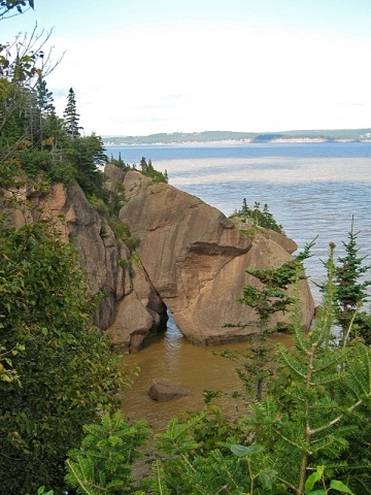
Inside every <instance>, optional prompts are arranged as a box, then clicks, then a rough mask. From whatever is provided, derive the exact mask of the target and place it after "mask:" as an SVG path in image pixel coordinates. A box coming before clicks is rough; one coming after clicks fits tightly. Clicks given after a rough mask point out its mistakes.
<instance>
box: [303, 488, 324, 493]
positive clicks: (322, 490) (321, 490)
mask: <svg viewBox="0 0 371 495" xmlns="http://www.w3.org/2000/svg"><path fill="white" fill-rule="evenodd" d="M306 495H326V490H324V489H323V488H321V489H320V490H314V492H309V493H306Z"/></svg>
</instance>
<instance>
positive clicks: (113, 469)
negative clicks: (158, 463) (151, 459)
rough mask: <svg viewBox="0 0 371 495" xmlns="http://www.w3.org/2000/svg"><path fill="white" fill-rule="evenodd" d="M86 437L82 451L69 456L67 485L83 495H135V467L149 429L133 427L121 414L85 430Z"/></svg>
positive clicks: (102, 419)
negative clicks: (133, 474)
mask: <svg viewBox="0 0 371 495" xmlns="http://www.w3.org/2000/svg"><path fill="white" fill-rule="evenodd" d="M84 433H85V436H84V438H83V440H82V442H81V446H80V448H79V449H73V450H71V451H70V452H69V456H68V459H67V462H66V466H67V475H66V482H67V485H68V486H69V487H70V488H73V489H74V490H76V493H77V494H82V495H84V494H90V495H100V494H102V495H103V494H105V495H124V494H128V495H129V494H132V493H133V486H132V482H133V478H132V464H133V462H134V461H135V460H136V459H138V458H139V457H140V452H139V450H138V449H139V447H140V446H141V445H142V444H143V443H144V441H145V440H146V439H147V437H148V434H149V430H148V427H147V425H146V424H145V423H144V422H138V423H136V424H134V425H130V424H129V423H127V422H126V421H124V419H123V417H122V413H121V412H120V411H118V412H116V413H115V414H114V415H112V416H110V415H108V414H105V415H104V416H103V417H102V418H101V421H100V423H93V424H90V425H86V426H84Z"/></svg>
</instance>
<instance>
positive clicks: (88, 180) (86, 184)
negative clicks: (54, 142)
mask: <svg viewBox="0 0 371 495" xmlns="http://www.w3.org/2000/svg"><path fill="white" fill-rule="evenodd" d="M63 156H64V160H65V161H66V162H67V163H69V164H71V165H72V167H73V168H74V169H75V170H76V180H77V182H78V183H79V185H80V186H81V188H82V189H83V191H84V192H85V193H86V194H87V195H90V196H91V195H95V196H97V197H98V198H103V199H106V196H107V195H106V193H105V191H104V190H103V173H102V172H101V171H100V167H102V166H103V165H104V164H105V163H106V161H107V157H106V155H105V154H104V149H103V144H102V140H101V138H100V137H99V136H96V135H94V134H92V135H91V136H86V137H79V136H75V137H74V138H73V139H70V140H68V141H67V142H66V144H65V145H64V149H63Z"/></svg>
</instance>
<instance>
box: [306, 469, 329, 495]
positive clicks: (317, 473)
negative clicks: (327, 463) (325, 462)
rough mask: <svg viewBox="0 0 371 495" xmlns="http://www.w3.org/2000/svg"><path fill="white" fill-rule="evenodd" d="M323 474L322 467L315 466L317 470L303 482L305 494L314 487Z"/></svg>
mask: <svg viewBox="0 0 371 495" xmlns="http://www.w3.org/2000/svg"><path fill="white" fill-rule="evenodd" d="M323 472H324V467H323V466H317V469H316V471H315V472H314V473H312V474H311V475H310V476H308V478H307V479H306V481H305V485H304V490H305V493H307V492H309V491H310V490H312V488H313V487H314V485H315V484H316V483H317V482H318V481H319V480H320V479H321V478H322V476H323Z"/></svg>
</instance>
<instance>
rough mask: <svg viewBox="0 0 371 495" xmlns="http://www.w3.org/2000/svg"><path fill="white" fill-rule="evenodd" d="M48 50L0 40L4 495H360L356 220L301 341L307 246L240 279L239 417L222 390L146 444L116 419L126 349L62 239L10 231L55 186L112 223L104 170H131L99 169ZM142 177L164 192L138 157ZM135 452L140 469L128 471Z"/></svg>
mask: <svg viewBox="0 0 371 495" xmlns="http://www.w3.org/2000/svg"><path fill="white" fill-rule="evenodd" d="M33 7H34V2H33V1H32V0H1V1H0V23H1V22H6V18H7V17H8V16H10V15H14V14H18V15H22V13H23V11H24V10H26V9H27V8H33ZM47 43H48V35H47V34H45V33H38V32H37V30H35V31H34V32H33V33H31V34H29V35H26V34H25V35H24V38H22V40H21V41H19V38H18V39H17V40H16V41H11V40H10V41H9V42H5V41H3V42H2V44H1V45H0V213H1V216H0V440H1V441H0V479H1V481H0V493H1V494H4V495H36V494H38V495H52V494H54V495H57V494H62V493H71V494H73V493H76V494H86V495H103V494H107V495H108V494H109V495H121V494H122V495H123V494H132V495H196V494H199V495H216V494H221V495H222V494H230V495H244V494H249V495H278V494H282V495H284V494H287V495H289V494H291V495H322V494H331V495H332V494H335V493H339V494H341V493H342V494H355V495H363V494H367V493H371V489H370V486H371V483H370V481H371V479H370V456H369V447H370V438H371V435H370V434H371V431H370V422H369V413H370V398H371V361H370V348H369V346H370V342H371V337H370V335H371V333H370V332H371V316H370V314H369V313H367V311H366V309H365V303H366V302H367V300H368V292H367V290H368V287H369V286H370V285H371V281H368V280H367V272H368V269H369V267H368V266H367V264H366V262H365V260H364V259H363V258H362V257H361V256H360V254H359V250H358V246H357V236H358V234H357V231H356V230H355V227H354V225H353V222H352V226H351V229H350V231H349V233H348V237H347V238H346V239H345V241H344V246H345V255H344V256H342V257H338V256H337V254H336V246H335V245H334V244H332V243H331V244H330V245H329V252H328V258H327V260H326V261H325V263H324V266H325V269H326V274H327V276H326V279H325V281H324V282H323V284H322V286H321V288H320V289H321V293H322V304H321V306H320V308H319V309H318V311H317V314H316V317H315V321H314V322H313V325H312V327H311V329H310V331H309V332H305V330H304V329H303V328H302V326H301V323H300V321H301V318H300V304H298V301H297V299H296V297H295V295H292V292H290V294H291V295H289V293H288V291H287V288H288V287H289V286H294V287H295V286H297V284H298V283H299V282H300V280H302V279H303V278H305V273H304V268H303V263H304V261H305V259H307V258H308V257H309V256H311V249H312V247H313V242H312V243H309V244H308V245H307V246H305V248H304V249H303V250H302V251H301V252H299V254H297V255H296V256H295V257H294V258H293V259H292V260H290V261H289V262H287V263H284V264H283V265H282V266H280V267H279V268H275V269H273V268H271V269H264V270H262V269H261V270H250V271H249V273H251V274H253V275H254V277H256V278H257V279H258V280H259V282H260V283H259V287H258V288H257V287H254V286H252V285H246V286H245V288H244V290H243V293H242V294H241V299H240V303H241V304H243V305H248V306H250V307H252V308H254V309H255V311H256V313H257V315H258V317H259V335H258V337H256V338H251V340H250V341H249V343H248V345H247V346H246V347H247V350H246V353H245V354H244V355H237V354H236V353H230V354H227V355H226V356H225V357H226V359H233V360H235V362H236V371H237V373H238V375H239V377H240V379H241V381H242V384H243V393H242V395H241V396H240V397H239V398H238V400H241V399H242V401H243V402H244V403H245V412H244V414H242V415H240V417H238V418H234V419H233V418H230V417H227V416H226V415H225V414H224V413H223V410H222V409H221V408H220V407H219V406H217V405H216V404H215V403H214V399H215V398H216V397H217V396H218V394H219V393H220V391H215V392H214V393H213V392H210V391H209V392H208V393H205V407H204V409H203V410H201V411H199V412H197V413H192V414H191V413H190V414H187V415H184V416H183V417H181V418H174V419H173V420H172V421H171V422H170V423H169V425H168V426H167V428H166V430H165V431H163V432H161V433H160V434H157V435H156V437H155V440H154V441H152V440H150V437H151V432H150V428H149V426H148V425H147V424H146V423H145V422H142V421H141V422H136V423H131V422H128V421H127V420H126V419H125V417H124V416H123V414H122V412H121V411H120V401H119V391H120V390H121V389H122V388H123V387H127V386H130V380H129V377H128V376H127V375H125V373H123V372H122V371H121V370H122V367H121V361H122V357H121V355H119V354H117V353H116V352H114V351H113V350H112V346H111V343H110V341H109V339H108V337H107V336H106V335H105V334H104V332H102V331H101V330H99V329H97V328H96V327H95V326H94V325H93V323H92V318H91V315H92V314H93V313H94V310H95V307H96V304H97V301H96V300H94V299H92V298H91V297H90V296H89V292H88V290H87V282H86V279H85V276H84V274H83V273H82V271H81V268H80V265H79V259H78V253H77V251H76V249H75V248H74V246H73V243H71V244H66V243H63V242H62V240H61V239H60V235H59V233H58V231H57V229H56V228H55V225H53V223H52V222H46V221H32V222H30V223H26V224H25V225H23V226H21V227H18V228H16V227H15V226H14V225H13V224H12V221H11V218H12V216H11V212H12V210H13V209H15V208H21V209H27V208H28V207H29V206H28V205H27V204H25V203H24V201H22V198H21V196H22V195H21V194H20V191H22V190H23V189H24V188H30V189H32V190H33V191H34V192H35V193H40V192H41V193H45V194H47V193H48V191H49V190H50V188H51V186H52V184H54V183H63V184H65V185H66V186H67V185H69V184H72V183H74V182H77V183H78V184H79V185H80V187H81V188H82V190H83V191H84V193H85V195H86V197H87V198H88V199H89V201H90V203H91V204H92V206H94V207H95V208H97V209H99V210H100V211H101V212H103V213H104V214H106V215H107V218H109V220H110V221H112V222H116V224H117V222H118V211H119V209H120V207H121V206H122V204H123V202H125V197H124V196H114V197H113V196H112V194H109V193H108V192H107V191H106V189H105V187H104V176H103V173H102V167H103V166H104V165H105V164H106V163H107V162H109V161H110V162H111V163H113V164H114V165H116V166H117V167H120V168H121V169H122V170H124V171H125V170H129V169H131V168H132V167H133V165H128V164H126V163H124V161H123V160H122V159H121V156H120V157H119V158H118V159H113V158H112V159H111V160H109V159H108V158H107V156H106V155H105V150H104V147H103V144H102V140H101V138H100V137H99V136H96V135H94V134H92V135H90V136H85V135H83V133H82V129H81V126H80V119H79V113H78V97H77V95H75V93H74V90H73V89H72V87H71V89H70V90H69V92H68V94H67V95H66V107H65V112H64V115H63V117H62V116H58V115H57V113H56V111H55V108H54V104H53V95H52V92H51V91H50V90H49V89H48V86H47V76H48V74H49V73H50V71H51V70H53V68H54V65H55V64H53V61H52V60H51V55H48V54H47V53H46V50H47V48H46V47H47ZM71 84H73V81H71ZM137 169H138V171H140V172H141V173H143V174H144V175H146V176H148V177H150V178H151V179H152V180H153V181H157V182H167V174H166V173H165V174H162V173H161V172H158V171H156V170H155V168H154V166H153V164H152V162H151V161H150V160H147V159H146V158H144V157H143V158H142V160H141V162H140V164H138V166H137ZM235 216H237V217H238V218H239V219H240V220H241V221H242V222H244V223H245V224H246V226H247V227H246V228H247V229H258V228H262V227H264V228H269V229H272V230H275V231H277V232H282V226H281V225H279V224H278V223H277V222H276V221H275V219H274V218H273V216H272V214H271V213H270V211H269V209H268V206H267V205H264V206H263V208H261V205H260V204H255V205H254V206H253V207H249V206H248V205H247V202H246V200H244V201H243V204H242V207H241V209H240V210H239V211H237V212H236V213H235ZM126 234H127V235H126V237H124V241H125V240H126V241H128V240H130V242H131V243H132V245H131V246H130V247H131V249H133V250H135V242H134V243H133V239H131V238H130V233H126ZM288 308H291V309H293V311H292V314H293V317H292V321H291V323H290V328H289V331H290V332H291V334H292V339H293V342H294V345H293V347H292V348H291V349H287V348H284V347H280V348H279V349H278V350H277V351H276V352H275V354H274V356H273V357H272V353H271V349H270V346H269V337H270V335H271V334H272V333H273V332H275V331H276V328H273V326H272V324H271V319H272V316H273V315H274V314H275V313H276V312H278V311H283V312H285V311H287V310H288ZM221 392H222V393H225V394H228V391H221ZM236 399H237V398H236V397H235V396H233V395H231V396H230V397H229V400H230V401H234V400H236ZM144 456H145V459H146V463H147V465H148V466H149V469H148V473H147V474H145V475H144V476H138V472H137V470H136V465H137V464H136V463H137V460H138V459H140V458H143V457H144Z"/></svg>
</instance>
